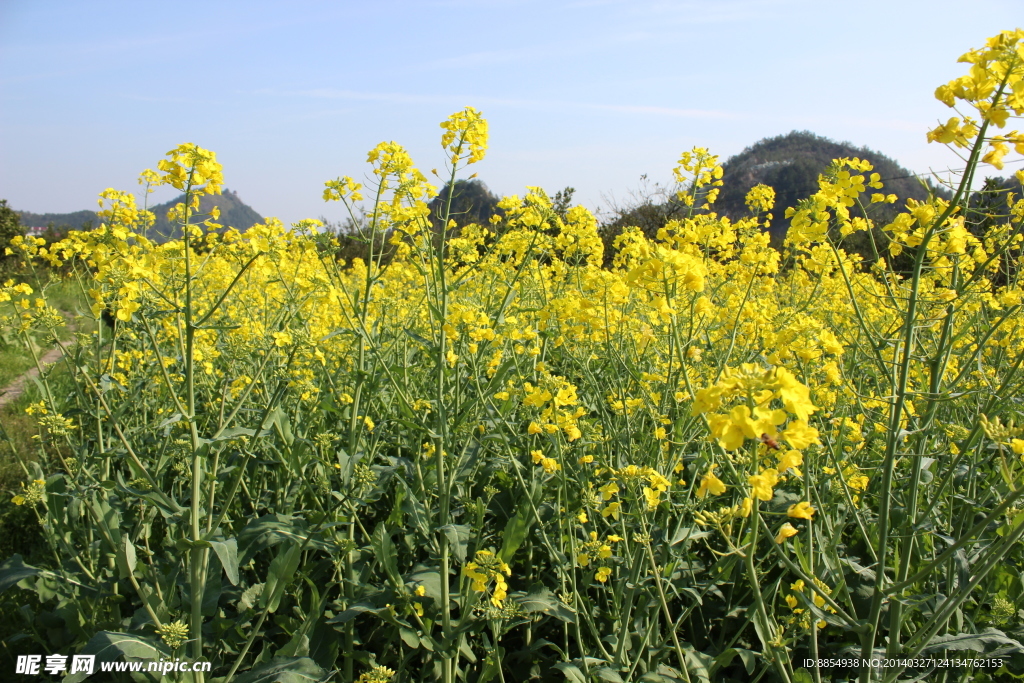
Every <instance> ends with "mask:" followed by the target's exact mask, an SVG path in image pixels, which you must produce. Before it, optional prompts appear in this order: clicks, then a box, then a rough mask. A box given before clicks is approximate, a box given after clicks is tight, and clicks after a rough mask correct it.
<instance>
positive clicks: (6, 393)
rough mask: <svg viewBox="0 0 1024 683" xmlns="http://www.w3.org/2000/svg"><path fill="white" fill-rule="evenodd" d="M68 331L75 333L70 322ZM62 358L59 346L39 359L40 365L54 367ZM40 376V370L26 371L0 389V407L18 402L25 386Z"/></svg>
mask: <svg viewBox="0 0 1024 683" xmlns="http://www.w3.org/2000/svg"><path fill="white" fill-rule="evenodd" d="M68 330H70V331H71V332H74V331H75V326H74V325H73V324H71V323H70V322H68ZM60 358H61V350H60V347H59V346H58V347H57V348H55V349H50V350H49V351H47V352H46V353H44V354H43V357H42V358H40V359H39V364H40V365H44V366H45V365H52V364H53V363H56V362H57V361H59V360H60ZM38 376H39V370H38V368H32V369H31V370H28V371H26V372H25V374H23V375H22V376H21V377H19V378H18V379H16V380H14V381H13V382H11V383H10V384H8V385H7V386H6V387H4V388H3V389H0V406H5V405H7V404H8V403H10V402H11V401H15V400H17V399H18V397H19V396H21V395H22V394H23V393H25V385H26V384H28V381H29V380H30V379H32V378H33V377H38Z"/></svg>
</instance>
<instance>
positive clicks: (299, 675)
mask: <svg viewBox="0 0 1024 683" xmlns="http://www.w3.org/2000/svg"><path fill="white" fill-rule="evenodd" d="M326 675H327V672H326V671H324V670H323V669H321V668H320V667H319V666H317V663H316V662H314V661H313V660H312V659H310V658H309V657H275V658H274V659H272V660H270V661H269V662H267V663H266V664H264V665H263V666H260V667H258V668H256V669H253V670H251V671H246V672H245V673H244V674H242V675H240V676H237V677H235V683H314V682H315V681H322V680H324V677H325V676H326Z"/></svg>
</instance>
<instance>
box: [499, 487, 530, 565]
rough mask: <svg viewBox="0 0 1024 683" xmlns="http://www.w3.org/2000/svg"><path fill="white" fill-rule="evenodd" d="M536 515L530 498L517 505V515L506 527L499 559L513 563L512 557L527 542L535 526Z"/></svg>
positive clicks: (523, 499)
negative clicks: (532, 527)
mask: <svg viewBox="0 0 1024 683" xmlns="http://www.w3.org/2000/svg"><path fill="white" fill-rule="evenodd" d="M533 520H534V515H533V509H532V506H531V505H530V500H529V498H526V497H525V496H524V497H523V498H522V499H521V500H520V501H519V502H518V504H517V505H516V514H514V515H513V516H512V518H511V519H509V520H508V524H506V525H505V534H504V535H503V536H502V539H503V541H502V544H501V550H499V551H498V557H499V558H500V559H501V561H502V562H505V563H511V562H512V557H513V556H514V555H515V554H516V551H517V550H519V546H521V545H522V544H523V541H525V540H526V536H527V535H528V534H529V533H530V527H531V526H532V525H533Z"/></svg>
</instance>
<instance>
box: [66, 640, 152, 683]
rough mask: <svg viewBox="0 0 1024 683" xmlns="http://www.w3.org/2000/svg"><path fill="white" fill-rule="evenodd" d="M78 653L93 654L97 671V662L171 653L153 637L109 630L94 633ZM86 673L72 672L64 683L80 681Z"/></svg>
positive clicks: (137, 658)
mask: <svg viewBox="0 0 1024 683" xmlns="http://www.w3.org/2000/svg"><path fill="white" fill-rule="evenodd" d="M78 654H83V655H95V656H96V667H95V670H96V671H99V668H100V667H99V662H113V661H120V660H124V661H134V660H142V661H147V660H150V661H152V660H158V659H161V658H169V657H170V656H171V653H170V652H169V651H168V650H167V649H166V648H164V647H163V645H162V644H161V643H160V642H159V641H157V640H155V639H152V638H147V637H145V636H138V635H135V634H133V633H114V632H111V631H100V632H99V633H97V634H96V635H94V636H93V637H92V638H90V639H89V642H88V643H86V644H85V647H84V648H82V651H81V652H80V653H78ZM88 675H89V674H86V673H76V674H72V675H70V676H67V677H65V678H64V683H80V682H81V681H84V680H85V679H86V677H87V676H88Z"/></svg>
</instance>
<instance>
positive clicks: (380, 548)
mask: <svg viewBox="0 0 1024 683" xmlns="http://www.w3.org/2000/svg"><path fill="white" fill-rule="evenodd" d="M370 544H371V545H372V546H373V553H374V555H375V556H376V557H377V561H378V562H380V565H381V566H382V567H384V571H385V572H387V575H388V578H389V579H391V583H392V585H394V586H396V587H397V586H401V585H402V576H401V575H400V574H399V573H398V562H397V561H396V559H395V544H394V543H393V542H392V541H391V534H390V533H388V529H387V525H386V524H378V525H377V528H376V529H374V530H373V535H372V536H371V537H370Z"/></svg>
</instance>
